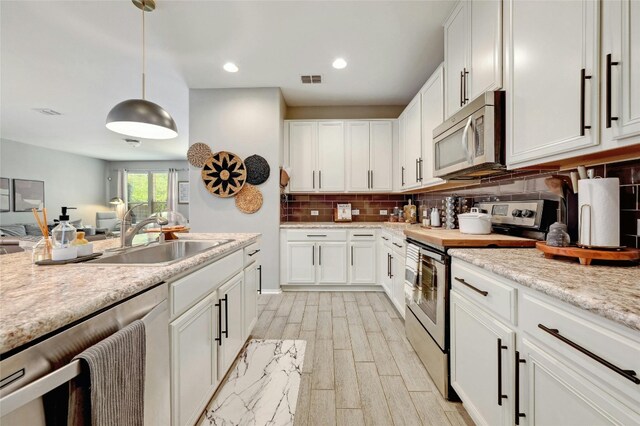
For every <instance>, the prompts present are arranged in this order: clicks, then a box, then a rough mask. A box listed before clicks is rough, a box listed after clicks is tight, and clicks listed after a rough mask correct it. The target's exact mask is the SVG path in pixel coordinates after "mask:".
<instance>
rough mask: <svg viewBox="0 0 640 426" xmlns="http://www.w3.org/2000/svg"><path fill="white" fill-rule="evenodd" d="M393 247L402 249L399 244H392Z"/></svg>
mask: <svg viewBox="0 0 640 426" xmlns="http://www.w3.org/2000/svg"><path fill="white" fill-rule="evenodd" d="M393 245H394V246H396V247H398V248H402V246H401V245H400V244H396V243H393Z"/></svg>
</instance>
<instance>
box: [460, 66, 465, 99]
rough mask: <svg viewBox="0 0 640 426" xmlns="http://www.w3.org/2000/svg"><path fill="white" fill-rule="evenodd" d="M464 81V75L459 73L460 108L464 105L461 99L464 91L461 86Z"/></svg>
mask: <svg viewBox="0 0 640 426" xmlns="http://www.w3.org/2000/svg"><path fill="white" fill-rule="evenodd" d="M463 80H464V73H463V72H462V71H460V106H462V105H464V101H463V100H462V99H463V97H462V96H463V95H462V91H463V90H464V88H463V86H464V83H463V82H462V81H463Z"/></svg>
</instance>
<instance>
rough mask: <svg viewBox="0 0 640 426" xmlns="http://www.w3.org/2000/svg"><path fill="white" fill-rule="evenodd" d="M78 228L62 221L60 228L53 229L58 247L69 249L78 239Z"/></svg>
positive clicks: (54, 241) (52, 233) (54, 239)
mask: <svg viewBox="0 0 640 426" xmlns="http://www.w3.org/2000/svg"><path fill="white" fill-rule="evenodd" d="M76 232H77V231H76V228H75V227H74V226H73V225H71V224H70V223H69V222H67V221H65V220H61V221H60V223H59V224H58V226H56V227H55V228H53V230H52V231H51V235H52V236H53V243H54V244H55V246H56V247H69V246H70V245H71V242H72V241H73V240H75V239H76Z"/></svg>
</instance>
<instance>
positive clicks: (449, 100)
mask: <svg viewBox="0 0 640 426" xmlns="http://www.w3.org/2000/svg"><path fill="white" fill-rule="evenodd" d="M467 8H468V6H467V2H466V1H461V2H459V3H458V5H457V6H456V8H455V9H454V11H453V13H452V14H451V16H450V17H449V19H448V20H447V22H446V23H445V24H444V71H445V76H446V77H445V79H444V80H445V91H444V93H445V109H446V116H447V118H449V117H451V116H452V115H453V114H455V113H456V112H457V111H458V110H459V109H460V108H461V107H462V105H463V103H464V99H465V97H464V93H463V92H464V91H463V87H462V83H463V78H464V77H463V76H462V74H461V73H463V72H464V70H465V67H466V66H467V65H466V64H467V51H468V48H469V40H468V38H469V19H468V17H467Z"/></svg>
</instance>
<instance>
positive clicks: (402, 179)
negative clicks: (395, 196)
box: [401, 166, 404, 186]
mask: <svg viewBox="0 0 640 426" xmlns="http://www.w3.org/2000/svg"><path fill="white" fill-rule="evenodd" d="M401 177H402V186H404V166H402V175H401Z"/></svg>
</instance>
